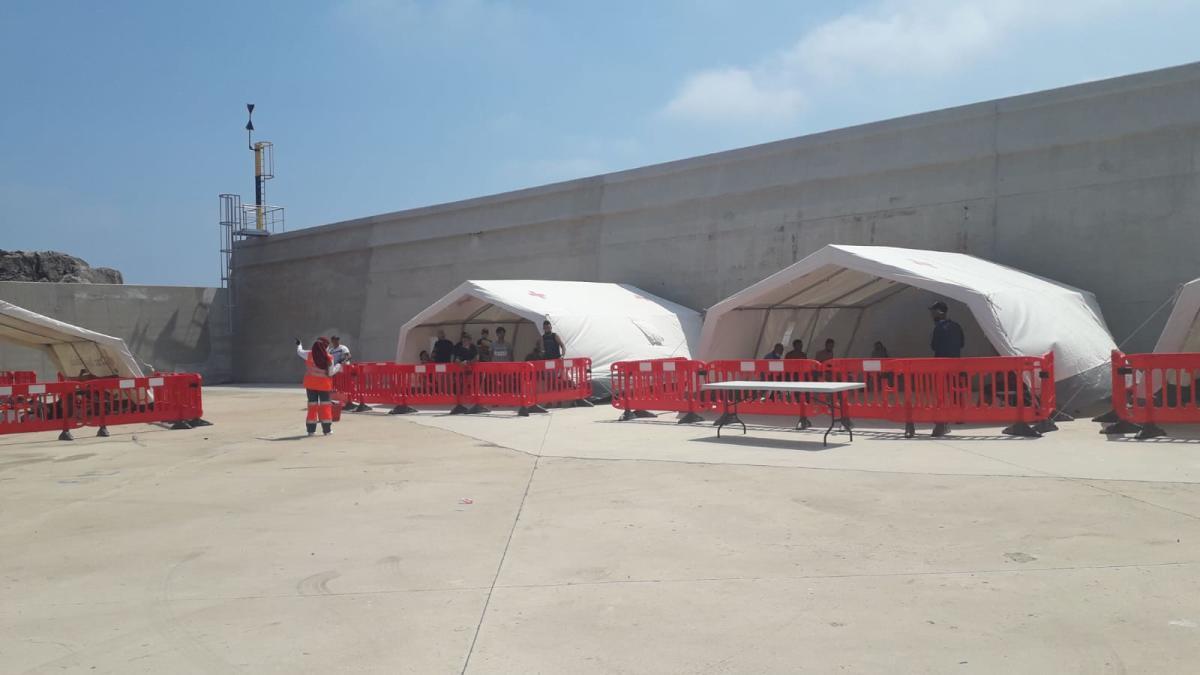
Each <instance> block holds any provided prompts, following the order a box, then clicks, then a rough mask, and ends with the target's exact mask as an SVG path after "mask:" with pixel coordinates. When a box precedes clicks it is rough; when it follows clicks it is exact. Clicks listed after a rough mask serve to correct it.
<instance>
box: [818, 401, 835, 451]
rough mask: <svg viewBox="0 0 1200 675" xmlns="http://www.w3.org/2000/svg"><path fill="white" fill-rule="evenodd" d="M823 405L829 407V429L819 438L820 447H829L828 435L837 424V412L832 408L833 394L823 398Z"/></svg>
mask: <svg viewBox="0 0 1200 675" xmlns="http://www.w3.org/2000/svg"><path fill="white" fill-rule="evenodd" d="M825 405H827V406H829V428H828V429H826V430H825V435H824V436H823V437H822V438H821V445H824V446H828V445H829V434H830V433H831V432H832V431H833V425H834V424H836V423H837V421H838V419H837V410H835V409H834V407H833V394H830V395H828V396H826V397H825Z"/></svg>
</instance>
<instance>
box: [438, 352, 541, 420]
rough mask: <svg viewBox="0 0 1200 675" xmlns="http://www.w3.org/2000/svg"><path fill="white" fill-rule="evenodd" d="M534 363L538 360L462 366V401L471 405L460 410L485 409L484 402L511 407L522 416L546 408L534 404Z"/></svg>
mask: <svg viewBox="0 0 1200 675" xmlns="http://www.w3.org/2000/svg"><path fill="white" fill-rule="evenodd" d="M547 363H548V362H547ZM537 365H539V364H537V363H527V362H491V363H472V364H471V365H469V366H466V368H465V370H466V375H467V384H469V385H470V386H469V387H468V388H467V392H466V394H465V396H464V403H470V404H471V407H470V408H468V409H466V410H463V411H460V412H468V413H481V412H488V406H492V407H514V408H517V409H518V414H519V415H522V416H525V415H528V414H529V413H530V412H546V411H545V410H543V409H541V408H536V406H535V402H536V401H535V397H534V393H535V383H534V381H535V378H536V377H537V376H538V375H539V373H538V372H537V371H536V366H537ZM535 408H536V409H535Z"/></svg>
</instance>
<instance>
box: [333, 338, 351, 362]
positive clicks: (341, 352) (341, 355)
mask: <svg viewBox="0 0 1200 675" xmlns="http://www.w3.org/2000/svg"><path fill="white" fill-rule="evenodd" d="M329 356H330V357H331V358H333V362H334V363H336V364H338V365H345V364H347V363H350V348H349V347H347V346H346V345H344V344H342V338H340V337H338V336H336V335H334V336H332V337H330V338H329Z"/></svg>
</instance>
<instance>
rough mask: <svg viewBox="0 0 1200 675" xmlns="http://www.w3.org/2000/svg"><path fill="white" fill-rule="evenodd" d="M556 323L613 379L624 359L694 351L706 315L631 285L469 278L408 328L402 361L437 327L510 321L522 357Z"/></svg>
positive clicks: (458, 328)
mask: <svg viewBox="0 0 1200 675" xmlns="http://www.w3.org/2000/svg"><path fill="white" fill-rule="evenodd" d="M546 319H549V320H550V321H551V322H552V323H553V324H554V332H556V333H558V335H559V337H561V338H562V340H563V342H564V343H565V345H566V350H567V351H566V354H567V357H568V358H569V357H571V356H580V357H589V358H591V359H592V371H593V378H594V379H597V380H607V379H608V369H609V366H610V365H611V364H613V363H614V362H616V361H626V360H631V359H651V358H664V357H671V356H682V357H688V356H690V354H691V351H690V346H694V345H695V341H696V339H697V338H698V337H699V335H700V321H701V320H700V314H699V313H698V312H696V311H695V310H692V309H688V308H687V307H683V306H682V305H677V304H675V303H673V302H669V301H667V300H664V299H662V298H659V297H657V296H654V295H651V294H649V293H647V292H645V291H643V290H641V289H639V288H637V287H635V286H629V285H626V284H609V283H593V282H586V281H540V280H539V281H533V280H504V281H466V282H463V283H462V284H460V285H459V286H458V288H455V289H454V290H453V291H450V292H449V293H447V294H446V295H445V296H443V297H442V298H441V299H440V300H438V301H437V302H435V303H433V304H432V305H430V306H429V307H427V308H425V309H424V310H422V311H421V312H419V313H418V314H417V315H416V316H414V317H413V318H412V320H410V321H409V322H408V323H406V324H404V326H402V327H401V328H400V337H399V340H398V341H397V345H396V361H398V362H401V363H412V362H415V361H416V360H417V357H418V355H419V354H420V352H421V350H428V349H431V347H432V344H433V341H434V339H435V337H436V334H437V331H438V330H439V329H440V330H444V331H445V332H446V336H447V337H448V338H449V339H450V340H451V341H454V342H457V341H458V337H459V334H460V333H461V332H462V331H467V332H469V333H471V335H472V337H474V338H475V339H478V338H479V334H480V331H481V330H482V329H484V328H487V329H489V330H490V331H491V337H492V339H495V337H496V328H498V327H500V326H504V328H505V331H506V332H507V333H508V341H509V342H510V343H512V345H513V347H514V355H515V358H516V359H521V358H523V357H524V356H525V355H526V354H527V353H528V352H529V351H530V350H531V349H532V348H533V345H534V342H535V341H536V340H537V339H539V336H540V334H541V332H542V321H543V320H546Z"/></svg>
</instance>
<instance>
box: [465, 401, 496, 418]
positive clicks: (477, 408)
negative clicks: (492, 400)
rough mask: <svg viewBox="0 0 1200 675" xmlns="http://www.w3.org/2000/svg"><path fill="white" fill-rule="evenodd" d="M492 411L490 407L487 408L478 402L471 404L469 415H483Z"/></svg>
mask: <svg viewBox="0 0 1200 675" xmlns="http://www.w3.org/2000/svg"><path fill="white" fill-rule="evenodd" d="M490 412H492V411H491V409H490V408H485V407H483V406H481V405H479V404H478V403H476V404H475V405H473V406H471V408H470V409H469V410H467V414H468V415H481V414H483V413H490Z"/></svg>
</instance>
